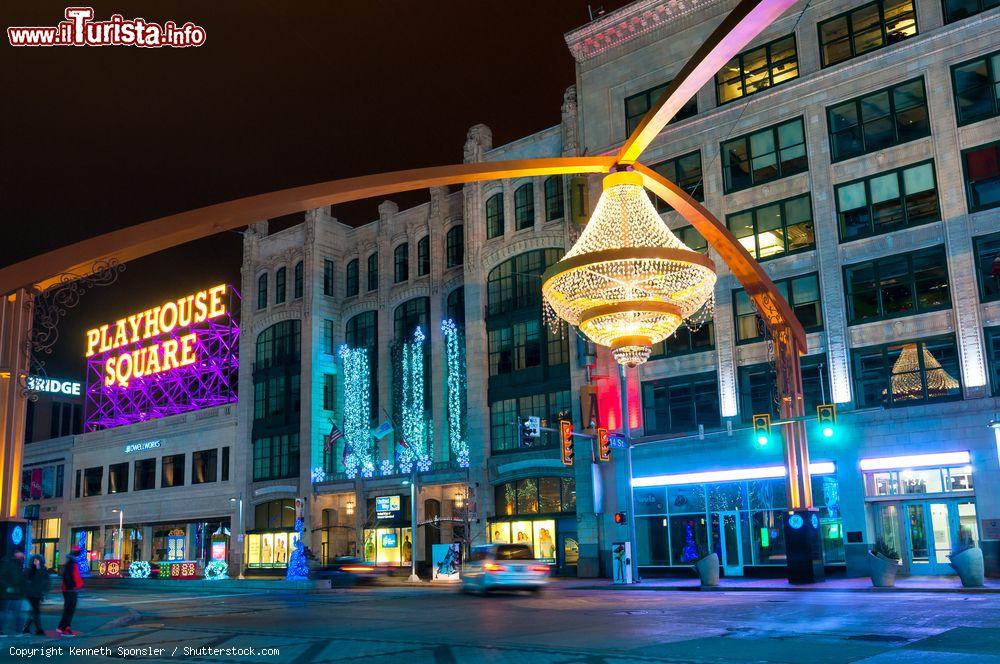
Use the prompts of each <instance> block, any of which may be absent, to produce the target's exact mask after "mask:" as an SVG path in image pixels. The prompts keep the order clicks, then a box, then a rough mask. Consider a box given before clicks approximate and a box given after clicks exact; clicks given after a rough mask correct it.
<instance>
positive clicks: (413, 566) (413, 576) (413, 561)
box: [407, 462, 420, 583]
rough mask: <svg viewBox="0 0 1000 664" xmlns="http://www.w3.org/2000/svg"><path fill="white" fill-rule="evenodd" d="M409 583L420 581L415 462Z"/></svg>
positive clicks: (411, 481) (411, 480)
mask: <svg viewBox="0 0 1000 664" xmlns="http://www.w3.org/2000/svg"><path fill="white" fill-rule="evenodd" d="M407 581H408V582H409V583H420V577H419V576H417V464H416V462H414V463H413V472H412V475H411V476H410V578H408V579H407Z"/></svg>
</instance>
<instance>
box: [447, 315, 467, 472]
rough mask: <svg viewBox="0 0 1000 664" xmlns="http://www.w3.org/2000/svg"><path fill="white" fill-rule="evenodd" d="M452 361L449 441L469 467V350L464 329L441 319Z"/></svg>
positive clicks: (453, 450)
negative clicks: (467, 406)
mask: <svg viewBox="0 0 1000 664" xmlns="http://www.w3.org/2000/svg"><path fill="white" fill-rule="evenodd" d="M441 332H442V333H443V334H444V340H445V348H446V351H447V361H448V383H447V388H448V412H447V415H448V444H449V447H450V448H451V453H452V455H454V458H455V459H456V460H457V461H458V465H459V466H460V467H462V468H468V467H469V443H468V441H466V440H465V430H464V425H465V353H464V352H463V351H464V347H465V344H464V343H463V339H462V331H461V330H460V329H459V327H458V326H457V325H456V324H455V321H453V320H452V319H450V318H447V319H445V320H444V321H442V322H441Z"/></svg>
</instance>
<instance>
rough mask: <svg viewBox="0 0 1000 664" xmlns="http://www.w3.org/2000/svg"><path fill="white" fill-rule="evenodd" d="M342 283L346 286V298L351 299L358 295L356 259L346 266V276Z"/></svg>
mask: <svg viewBox="0 0 1000 664" xmlns="http://www.w3.org/2000/svg"><path fill="white" fill-rule="evenodd" d="M344 283H345V284H346V286H347V297H351V296H354V295H357V294H358V259H357V258H355V259H354V260H352V261H350V262H349V263H348V264H347V275H346V278H345V279H344Z"/></svg>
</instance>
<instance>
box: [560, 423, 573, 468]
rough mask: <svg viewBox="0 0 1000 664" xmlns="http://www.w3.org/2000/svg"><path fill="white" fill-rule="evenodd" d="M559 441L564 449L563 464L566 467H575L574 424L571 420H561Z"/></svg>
mask: <svg viewBox="0 0 1000 664" xmlns="http://www.w3.org/2000/svg"><path fill="white" fill-rule="evenodd" d="M559 440H560V443H561V444H560V447H561V448H562V462H563V464H564V465H567V466H572V465H573V456H574V451H573V423H572V422H570V421H569V420H559Z"/></svg>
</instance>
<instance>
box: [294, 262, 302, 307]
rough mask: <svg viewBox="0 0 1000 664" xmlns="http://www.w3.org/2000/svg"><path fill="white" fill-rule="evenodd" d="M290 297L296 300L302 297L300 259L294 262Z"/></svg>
mask: <svg viewBox="0 0 1000 664" xmlns="http://www.w3.org/2000/svg"><path fill="white" fill-rule="evenodd" d="M292 297H293V298H295V299H296V300H297V299H299V298H300V297H302V261H299V262H298V263H296V264H295V274H294V275H293V285H292Z"/></svg>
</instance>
